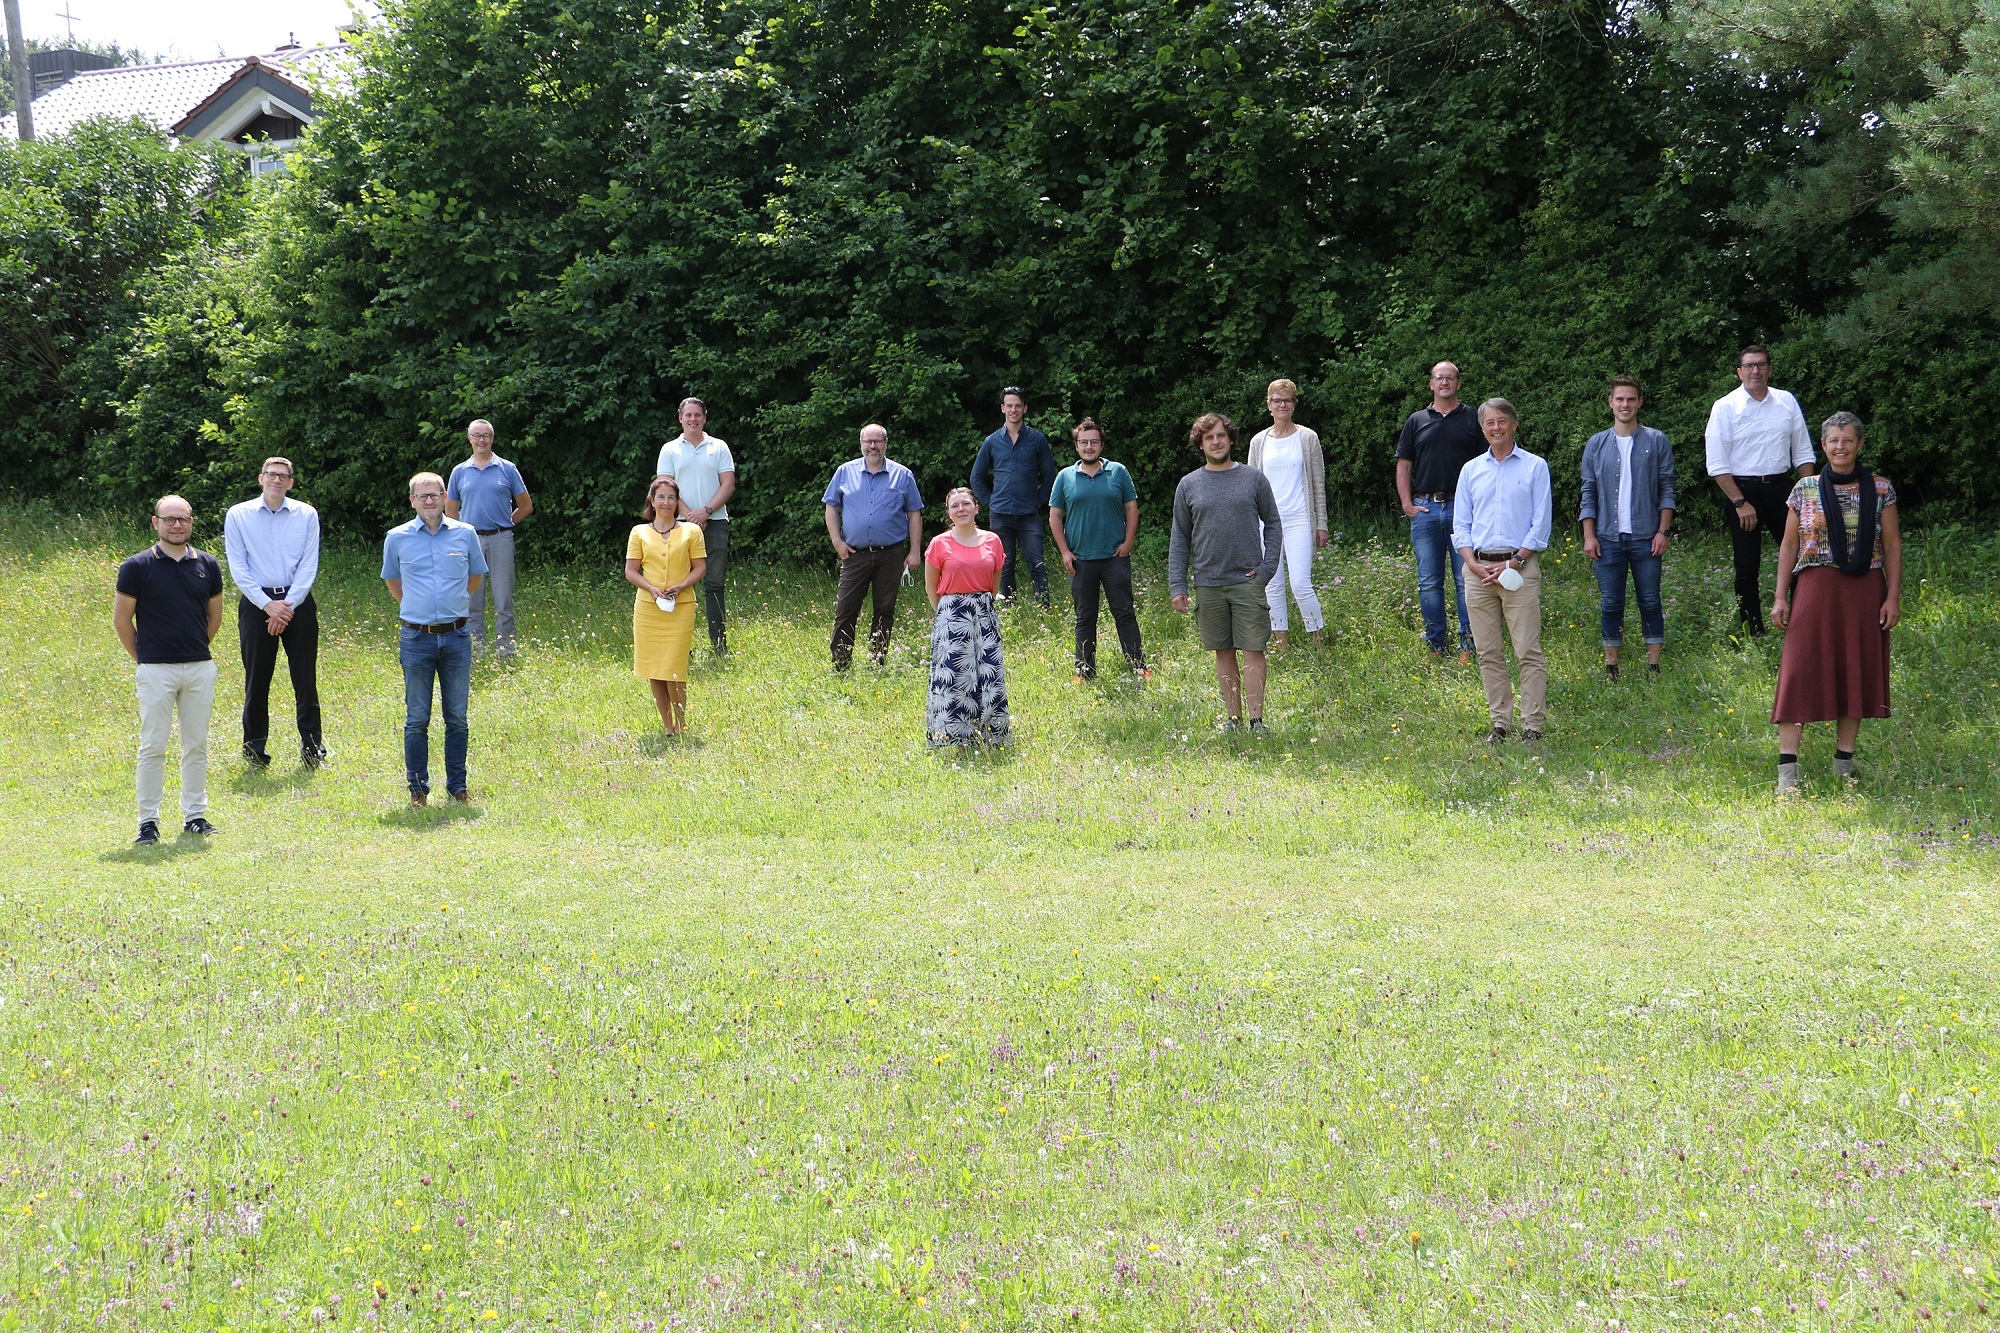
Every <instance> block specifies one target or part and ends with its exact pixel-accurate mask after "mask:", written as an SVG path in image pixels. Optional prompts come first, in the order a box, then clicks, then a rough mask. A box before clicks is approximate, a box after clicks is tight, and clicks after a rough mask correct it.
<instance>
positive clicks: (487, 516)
mask: <svg viewBox="0 0 2000 1333" xmlns="http://www.w3.org/2000/svg"><path fill="white" fill-rule="evenodd" d="M465 438H466V439H467V440H468V441H469V442H470V443H471V445H472V457H470V458H468V459H466V460H465V461H464V462H463V463H460V464H459V465H458V466H457V467H455V468H453V469H452V470H451V484H450V485H449V486H447V487H445V496H444V514H445V517H446V518H454V519H458V520H459V521H461V522H463V523H465V524H467V525H469V526H470V527H471V528H472V530H473V531H474V532H475V533H477V534H478V536H479V552H480V554H481V555H482V556H484V557H485V560H486V567H487V568H488V569H489V570H491V571H492V574H493V576H492V578H490V579H488V580H487V581H488V582H489V583H491V584H492V585H493V650H494V651H495V652H496V653H498V654H500V656H502V657H506V656H509V655H510V654H512V653H513V651H514V529H515V528H517V527H519V526H520V523H521V520H522V519H524V518H526V517H527V516H528V515H530V514H532V513H534V512H535V497H534V496H532V495H529V494H528V483H527V482H525V481H522V480H521V469H519V468H517V467H515V466H514V465H513V464H512V463H510V462H508V461H507V460H506V459H504V458H502V457H500V456H499V455H498V454H496V453H494V452H493V423H492V422H490V421H487V420H484V419H481V420H479V421H475V422H473V423H472V424H471V425H470V426H468V427H466V428H465ZM471 618H472V641H473V642H474V643H475V644H476V645H477V646H479V647H481V648H484V647H485V646H486V598H485V597H483V596H475V597H474V598H473V599H472V617H471Z"/></svg>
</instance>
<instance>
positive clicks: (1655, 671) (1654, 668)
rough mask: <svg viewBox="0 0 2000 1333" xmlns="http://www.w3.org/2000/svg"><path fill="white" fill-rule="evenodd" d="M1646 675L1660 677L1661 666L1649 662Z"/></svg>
mask: <svg viewBox="0 0 2000 1333" xmlns="http://www.w3.org/2000/svg"><path fill="white" fill-rule="evenodd" d="M1646 674H1647V675H1649V676H1657V675H1659V674H1660V664H1659V663H1658V662H1648V663H1646Z"/></svg>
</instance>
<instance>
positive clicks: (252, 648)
mask: <svg viewBox="0 0 2000 1333" xmlns="http://www.w3.org/2000/svg"><path fill="white" fill-rule="evenodd" d="M292 479H293V468H292V460H291V459H289V458H267V459H265V460H264V467H263V470H262V471H260V472H259V473H258V474H257V484H258V485H259V486H260V487H261V488H262V489H263V492H264V493H263V494H262V495H260V496H258V497H257V498H256V499H254V500H245V501H244V502H243V503H241V504H238V505H232V506H230V509H229V513H228V514H227V515H226V516H225V517H224V518H223V520H222V541H223V548H224V550H226V551H227V552H228V555H229V580H230V582H232V583H234V584H235V585H236V591H237V592H238V593H240V594H241V596H240V597H239V598H238V599H237V602H236V646H237V648H238V650H239V651H241V653H242V654H243V757H244V758H245V759H248V760H249V761H250V762H251V763H252V764H255V765H256V766H257V767H258V768H266V767H269V766H270V763H271V753H270V750H269V748H268V746H269V743H270V735H271V677H272V676H273V675H275V674H276V673H277V670H278V649H279V648H280V647H282V648H284V650H285V665H286V666H288V667H289V668H290V669H291V675H292V701H293V705H294V707H295V709H296V711H297V713H298V723H299V762H300V763H302V764H304V765H305V766H306V767H307V768H318V767H320V766H321V765H323V764H324V763H326V744H325V742H324V741H323V740H322V739H321V736H320V719H319V606H318V604H317V603H315V602H314V601H313V595H312V590H313V582H314V581H315V580H316V579H317V578H318V577H319V511H317V510H316V509H314V508H313V507H312V506H311V505H309V504H306V503H305V502H303V501H301V500H294V499H292V498H291V497H290V496H289V495H287V494H286V492H288V491H290V490H291V489H292Z"/></svg>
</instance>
